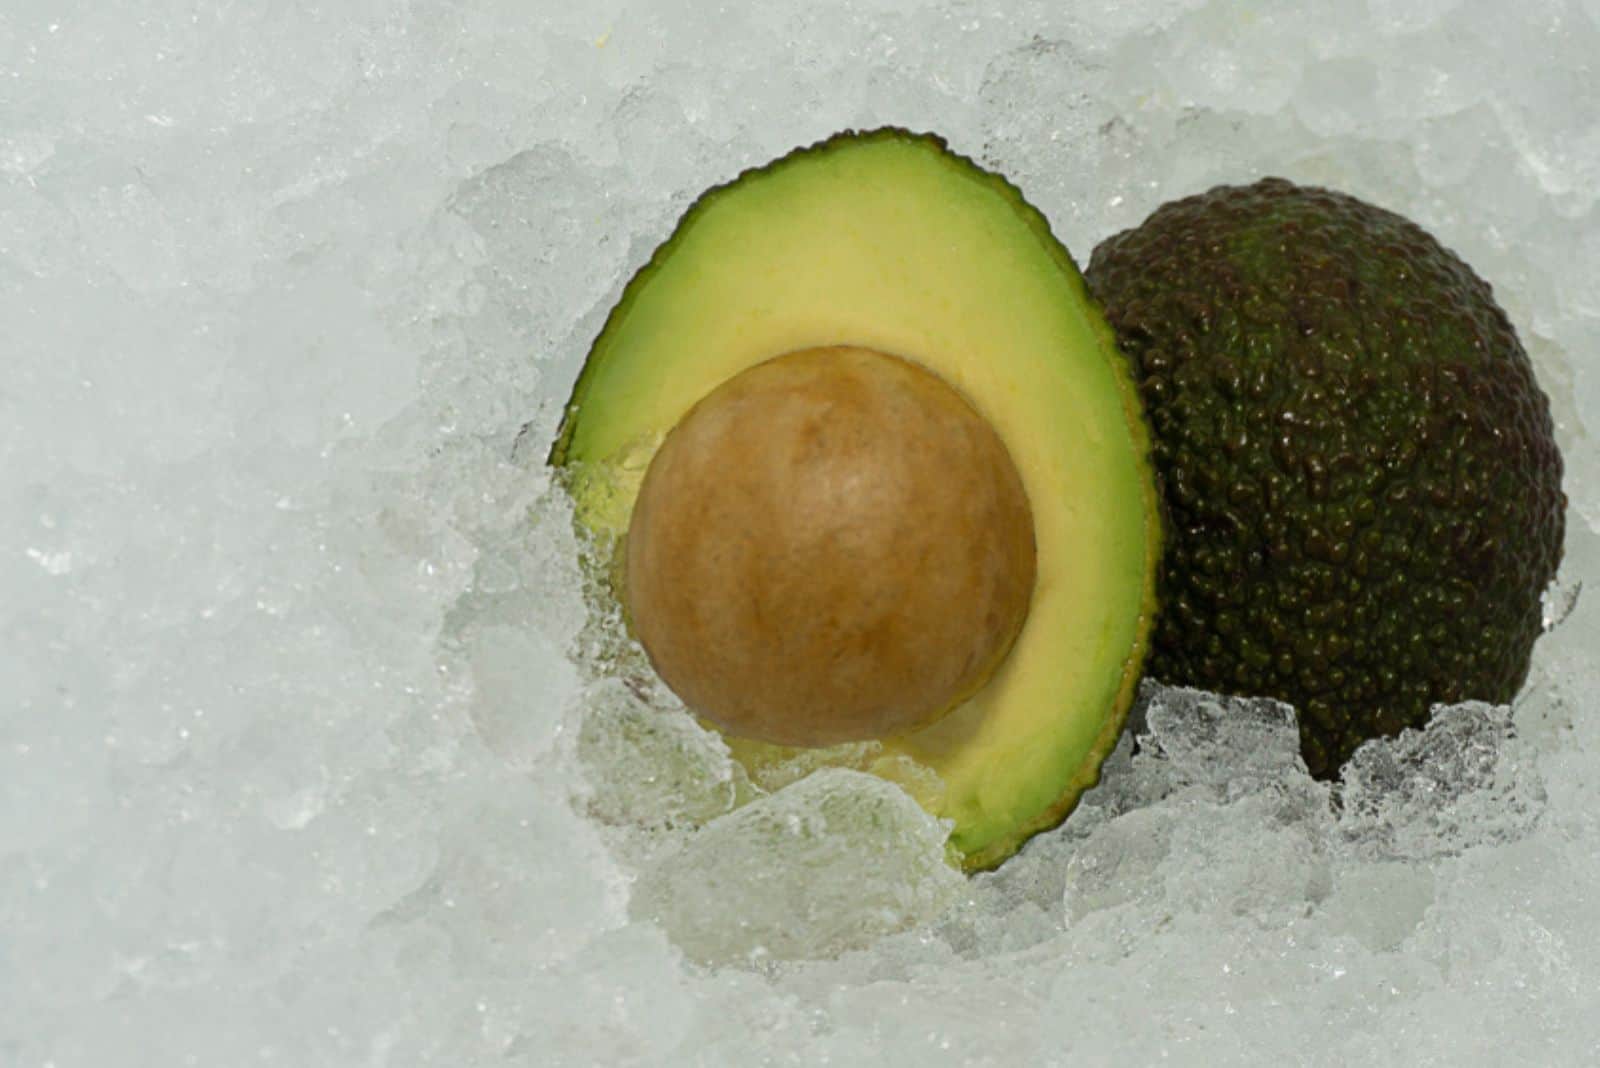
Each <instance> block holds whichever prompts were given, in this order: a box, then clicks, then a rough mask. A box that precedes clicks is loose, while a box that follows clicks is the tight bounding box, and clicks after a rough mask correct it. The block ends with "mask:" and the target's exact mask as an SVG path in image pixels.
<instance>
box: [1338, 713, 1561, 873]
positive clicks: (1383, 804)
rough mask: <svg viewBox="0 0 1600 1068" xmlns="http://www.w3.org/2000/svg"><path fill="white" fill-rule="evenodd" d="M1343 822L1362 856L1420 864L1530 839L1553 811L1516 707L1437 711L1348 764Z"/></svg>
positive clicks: (1377, 742) (1342, 797) (1342, 791)
mask: <svg viewBox="0 0 1600 1068" xmlns="http://www.w3.org/2000/svg"><path fill="white" fill-rule="evenodd" d="M1339 799H1340V801H1341V812H1340V816H1339V824H1340V827H1341V829H1342V830H1343V832H1344V834H1345V836H1346V837H1347V838H1348V839H1350V840H1351V842H1353V843H1354V844H1356V845H1358V846H1359V847H1360V848H1361V849H1362V850H1364V851H1366V852H1370V853H1373V854H1376V855H1380V856H1393V857H1404V858H1409V859H1413V860H1420V859H1426V858H1429V857H1436V856H1447V855H1450V854H1454V853H1458V852H1460V851H1461V850H1464V849H1469V848H1471V847H1473V846H1476V845H1483V844H1488V843H1493V842H1504V841H1508V840H1511V839H1515V838H1517V837H1520V836H1521V835H1523V834H1526V833H1527V831H1528V830H1529V829H1530V828H1531V827H1532V826H1533V825H1534V824H1535V823H1536V822H1537V821H1538V819H1539V816H1540V813H1541V812H1542V811H1543V810H1544V805H1545V789H1544V782H1543V780H1542V779H1541V778H1540V776H1539V772H1538V769H1537V766H1536V763H1535V761H1534V759H1533V756H1532V754H1531V753H1530V752H1529V751H1528V750H1527V749H1526V748H1525V747H1524V746H1523V745H1522V744H1521V743H1520V741H1519V739H1518V738H1517V735H1516V731H1515V729H1514V727H1513V726H1512V722H1511V710H1510V709H1509V708H1506V707H1503V706H1498V705H1489V704H1484V703H1483V702H1481V701H1467V702H1463V703H1462V704H1458V705H1447V706H1439V707H1437V708H1435V710H1434V713H1433V718H1432V719H1431V720H1430V721H1429V722H1428V725H1427V726H1426V727H1425V728H1424V729H1423V730H1420V731H1419V730H1406V731H1402V732H1401V733H1400V734H1399V735H1398V736H1397V737H1394V738H1378V739H1374V740H1372V741H1370V742H1368V743H1367V744H1366V745H1364V746H1362V747H1361V748H1360V749H1358V750H1356V753H1355V755H1354V756H1353V757H1351V759H1350V763H1349V764H1347V765H1346V766H1345V769H1344V775H1343V779H1342V784H1341V788H1340V791H1339Z"/></svg>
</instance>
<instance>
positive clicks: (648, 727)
mask: <svg viewBox="0 0 1600 1068" xmlns="http://www.w3.org/2000/svg"><path fill="white" fill-rule="evenodd" d="M574 715H576V717H577V719H578V724H577V732H578V740H577V751H578V760H579V762H580V763H581V764H582V766H583V771H584V778H585V780H586V781H587V783H588V786H589V795H588V799H587V804H588V809H589V811H590V813H592V814H593V815H594V816H595V818H597V819H599V820H602V821H604V822H607V823H616V824H631V825H634V826H641V827H665V826H694V825H698V824H701V823H704V822H706V821H707V820H710V819H713V818H715V817H717V816H720V815H722V814H723V813H725V812H727V811H729V810H730V809H732V808H733V807H734V805H735V804H736V803H737V802H738V801H739V800H741V798H742V797H743V796H746V795H748V793H749V785H748V782H747V780H746V779H745V775H744V770H743V769H742V768H740V767H739V766H738V765H737V764H735V763H734V762H733V760H732V759H731V758H730V757H729V755H728V747H727V746H726V745H725V744H724V743H723V741H722V739H721V738H720V737H719V736H718V735H716V734H714V733H713V732H711V731H708V730H706V729H705V728H703V727H701V726H700V725H699V724H698V723H696V722H695V720H694V717H692V716H690V715H689V714H688V713H687V712H686V711H684V709H683V706H682V705H679V704H676V703H675V702H671V701H668V700H665V699H659V700H658V701H657V702H656V703H651V702H649V701H647V700H646V699H645V698H644V697H643V696H641V694H640V693H639V692H636V691H635V689H634V688H632V687H631V686H630V685H629V684H628V683H627V682H625V681H624V680H622V679H616V678H610V679H602V680H600V681H598V682H596V683H594V684H593V685H591V686H590V687H588V689H587V690H585V691H584V693H583V695H582V698H581V700H580V703H579V707H578V708H577V709H576V711H575V713H574Z"/></svg>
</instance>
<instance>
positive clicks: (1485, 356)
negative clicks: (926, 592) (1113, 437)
mask: <svg viewBox="0 0 1600 1068" xmlns="http://www.w3.org/2000/svg"><path fill="white" fill-rule="evenodd" d="M1086 277H1087V280H1088V283H1089V287H1090V290H1091V292H1093V293H1094V294H1095V296H1096V297H1097V298H1098V299H1099V300H1100V301H1101V303H1102V305H1103V308H1104V310H1105V313H1106V316H1107V318H1108V319H1109V320H1110V322H1111V325H1112V328H1113V330H1114V331H1115V332H1116V335H1117V338H1118V341H1119V343H1120V347H1121V349H1122V351H1123V353H1124V354H1125V355H1126V356H1127V358H1128V359H1129V360H1130V361H1131V363H1132V365H1133V371H1134V377H1135V379H1136V380H1137V382H1138V384H1139V390H1140V393H1141V395H1142V397H1143V399H1144V403H1145V406H1146V410H1147V411H1148V413H1149V417H1150V422H1151V428H1152V432H1153V434H1154V439H1155V441H1154V450H1153V455H1154V458H1155V463H1156V468H1157V473H1158V475H1159V477H1160V481H1161V484H1162V494H1163V498H1164V508H1165V511H1166V519H1167V522H1166V533H1167V538H1166V544H1165V549H1164V551H1163V557H1162V562H1161V574H1160V599H1161V603H1162V605H1163V611H1162V613H1161V616H1160V618H1159V619H1158V621H1157V624H1156V628H1155V633H1154V638H1153V648H1152V656H1151V659H1150V663H1149V671H1150V674H1152V675H1153V676H1155V677H1156V678H1160V679H1162V680H1164V681H1167V682H1170V683H1175V684H1180V685H1187V686H1198V687H1203V688H1206V689H1209V690H1213V691H1217V692H1222V693H1232V694H1248V695H1259V696H1270V697H1276V698H1279V699H1281V700H1284V701H1288V702H1290V703H1292V704H1293V705H1294V706H1295V707H1296V708H1297V709H1298V711H1299V713H1300V736H1301V750H1302V753H1303V755H1304V757H1305V761H1306V765H1307V767H1308V768H1309V770H1310V771H1311V772H1312V774H1313V775H1316V776H1318V777H1319V778H1331V777H1333V776H1334V775H1335V774H1337V772H1338V770H1339V768H1340V767H1341V766H1342V765H1343V764H1344V762H1345V761H1346V760H1348V759H1349V757H1350V755H1351V754H1352V753H1353V752H1355V750H1356V748H1357V747H1358V746H1360V745H1361V744H1362V743H1363V742H1364V741H1366V740H1367V739H1369V738H1373V737H1378V736H1386V735H1393V734H1396V733H1398V732H1399V731H1400V730H1402V729H1404V728H1406V727H1420V726H1421V725H1423V724H1424V723H1425V722H1426V721H1427V719H1428V716H1429V714H1430V711H1431V708H1432V706H1433V705H1434V704H1437V703H1448V702H1455V701H1461V700H1467V699H1478V700H1484V701H1491V702H1496V703H1504V702H1508V701H1510V700H1511V698H1512V697H1514V696H1515V694H1516V693H1517V691H1518V689H1519V688H1520V687H1521V685H1522V683H1523V681H1524V680H1525V679H1526V676H1527V672H1528V662H1529V657H1530V655H1531V651H1532V647H1533V643H1534V640H1535V639H1536V638H1537V637H1538V636H1539V634H1540V632H1541V629H1542V613H1541V594H1542V593H1543V591H1544V589H1545V588H1546V586H1547V585H1548V584H1549V582H1550V581H1551V579H1552V578H1553V577H1554V575H1555V571H1556V567H1557V565H1558V564H1559V562H1560V558H1561V545H1562V538H1563V534H1564V526H1565V511H1566V497H1565V496H1564V494H1563V493H1562V491H1561V474H1562V463H1561V455H1560V453H1559V452H1558V450H1557V448H1556V444H1555V440H1554V434H1553V429H1552V425H1551V418H1550V409H1549V403H1548V401H1547V399H1546V397H1545V395H1544V394H1543V393H1542V392H1541V391H1540V389H1539V386H1538V384H1537V382H1536V381H1535V379H1534V374H1533V368H1532V366H1531V365H1530V363H1529V361H1528V357H1527V354H1526V353H1525V352H1524V351H1523V348H1522V345H1521V344H1520V343H1519V342H1518V340H1517V335H1516V332H1515V331H1514V330H1513V329H1512V326H1511V323H1510V321H1509V320H1508V319H1507V318H1506V315H1505V313H1504V312H1503V311H1501V309H1500V307H1499V306H1498V305H1497V304H1496V303H1495V300H1494V297H1493V294H1492V292H1491V290H1490V287H1489V286H1488V285H1487V284H1486V283H1485V282H1484V281H1483V280H1482V279H1480V278H1479V277H1478V276H1477V275H1476V274H1475V273H1473V271H1472V269H1471V268H1469V267H1468V266H1467V265H1466V264H1465V263H1463V262H1462V261H1461V260H1460V259H1459V258H1458V257H1457V256H1455V255H1454V254H1453V253H1451V252H1450V251H1449V250H1447V249H1445V248H1443V247H1442V246H1441V245H1439V244H1438V242H1436V241H1435V240H1434V239H1433V238H1432V237H1430V236H1429V235H1428V234H1427V233H1426V232H1424V231H1423V230H1422V229H1421V228H1419V227H1418V226H1416V225H1414V224H1413V223H1411V222H1409V221H1407V220H1406V219H1404V218H1402V217H1400V216H1398V215H1396V214H1393V213H1392V212H1388V211H1384V210H1382V209H1380V208H1377V207H1374V206H1372V205H1370V204H1367V203H1364V202H1363V201H1360V200H1357V199H1355V198H1353V197H1350V196H1347V195H1344V194H1341V193H1337V192H1332V191H1329V190H1326V189H1318V188H1310V187H1300V186H1297V185H1294V184H1292V183H1290V182H1287V181H1284V180H1282V179H1277V178H1268V179H1264V180H1262V181H1259V182H1257V183H1255V184H1254V185H1250V186H1221V187H1218V188H1216V189H1213V190H1211V191H1210V192H1207V193H1203V194H1200V195H1198V196H1192V197H1188V198H1185V199H1182V200H1178V201H1174V202H1172V203H1169V204H1167V205H1165V206H1163V207H1161V208H1160V209H1158V210H1157V211H1156V212H1155V213H1154V214H1153V215H1151V216H1150V218H1149V219H1147V220H1146V221H1145V222H1144V223H1143V224H1142V225H1141V226H1139V227H1137V228H1135V229H1133V230H1129V231H1126V232H1124V233H1121V234H1117V235H1116V236H1114V237H1111V238H1109V239H1107V240H1106V241H1105V242H1103V243H1102V244H1101V245H1100V246H1099V247H1098V248H1097V249H1095V252H1094V255H1093V257H1092V258H1091V261H1090V264H1089V269H1088V271H1087V272H1086Z"/></svg>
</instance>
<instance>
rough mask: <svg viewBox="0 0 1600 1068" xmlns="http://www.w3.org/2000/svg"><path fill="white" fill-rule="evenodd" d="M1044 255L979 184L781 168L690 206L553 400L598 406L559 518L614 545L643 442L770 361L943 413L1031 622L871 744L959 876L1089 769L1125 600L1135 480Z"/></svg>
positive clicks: (1132, 638) (1137, 617)
mask: <svg viewBox="0 0 1600 1068" xmlns="http://www.w3.org/2000/svg"><path fill="white" fill-rule="evenodd" d="M1013 196H1014V194H1013ZM930 220H937V222H938V225H937V226H932V225H930ZM1060 255H1061V253H1060V251H1059V249H1058V248H1052V247H1051V245H1050V244H1049V243H1047V242H1046V241H1044V240H1041V239H1040V238H1039V236H1038V234H1037V233H1036V231H1035V229H1034V228H1033V227H1032V226H1030V225H1028V224H1027V223H1026V222H1025V221H1024V220H1023V218H1022V217H1021V215H1020V214H1019V211H1018V209H1017V207H1016V205H1015V203H1014V202H1013V200H1012V198H1010V197H1008V196H1007V195H1005V193H1003V192H1002V190H1001V188H1000V187H999V186H998V185H997V184H996V183H994V182H993V181H990V180H986V179H985V177H984V176H982V175H981V173H980V172H977V171H968V170H964V169H958V168H953V167H950V166H948V165H945V164H944V163H942V162H941V161H940V160H939V158H938V156H937V155H936V153H935V152H934V150H932V149H931V148H929V147H928V146H927V145H925V144H919V143H906V142H898V141H880V142H873V143H866V144H862V145H859V146H856V147H853V148H851V149H850V150H849V151H841V152H833V153H823V154H818V155H816V156H814V157H811V158H807V159H801V160H796V161H794V162H791V163H788V164H787V165H785V166H784V167H782V168H779V169H776V170H774V171H773V172H771V173H768V174H763V175H759V176H757V177H756V178H755V179H754V180H750V181H747V182H744V183H742V184H741V186H740V187H738V188H737V189H735V190H732V191H730V192H727V193H724V194H722V195H721V196H719V197H717V198H716V199H715V200H714V201H713V202H711V203H708V204H706V205H705V206H704V209H703V210H700V211H698V212H697V213H696V215H695V216H694V217H693V218H692V222H691V224H690V225H687V226H686V227H685V228H684V229H682V230H680V232H679V234H678V235H677V236H676V237H675V239H674V242H673V247H672V250H671V260H670V269H667V270H662V271H660V272H658V273H655V274H653V275H652V276H650V277H648V278H646V279H645V280H644V281H643V282H642V283H641V284H639V285H637V286H636V287H635V289H634V290H633V291H632V292H631V293H630V298H629V301H628V304H627V306H626V308H625V309H624V310H623V311H622V312H621V313H620V314H621V318H620V319H618V320H616V321H614V322H612V323H611V324H610V326H609V327H608V330H607V332H606V335H605V336H604V337H603V338H602V339H601V342H600V343H599V344H598V345H597V347H596V350H595V352H594V353H593V354H592V355H591V358H590V361H591V365H592V367H591V373H592V377H591V378H590V379H589V380H588V381H586V383H584V385H583V386H582V387H580V391H579V397H578V398H577V399H578V401H579V403H580V405H581V404H582V403H583V402H584V399H585V398H601V397H603V398H604V404H605V407H606V411H607V412H608V413H611V415H610V416H608V417H606V418H598V417H594V418H591V417H588V416H587V415H585V414H584V413H582V412H581V411H580V413H579V415H580V418H579V419H578V421H577V423H576V429H575V432H574V433H573V435H572V438H571V441H570V442H569V444H568V448H567V458H568V461H569V462H570V463H573V464H574V465H576V467H575V470H576V479H575V483H574V487H573V488H574V497H575V499H576V502H577V507H578V514H579V519H580V520H581V521H582V522H583V523H585V524H586V525H587V526H589V527H590V528H592V529H595V530H597V531H600V532H602V533H610V534H620V533H621V532H622V531H624V530H626V528H627V524H628V519H629V510H630V508H631V505H632V501H633V498H634V497H635V495H636V494H637V490H638V483H639V480H640V479H641V478H642V476H643V473H644V470H645V468H646V466H647V464H648V461H649V458H650V456H651V454H652V451H653V450H654V448H655V447H656V446H657V445H658V444H659V442H660V440H661V438H662V437H663V436H664V435H665V433H666V432H667V431H668V430H669V429H670V428H671V427H672V426H673V425H674V424H675V423H676V422H677V421H678V420H679V418H681V417H682V416H683V414H684V413H685V412H686V411H687V410H688V409H689V408H690V407H691V406H692V405H693V404H694V403H695V402H696V401H698V400H699V399H700V398H701V397H702V396H704V395H705V393H706V392H707V391H708V390H709V389H710V388H711V387H712V386H714V385H715V384H717V383H719V382H721V381H724V380H726V379H727V378H730V377H732V376H733V375H735V374H737V373H739V372H740V371H743V370H745V369H747V368H749V367H751V366H753V365H755V364H757V363H759V362H761V361H763V360H766V359H769V358H771V357H773V356H775V355H778V354H781V353H785V352H790V351H793V350H796V349H804V348H810V347H813V346H822V345H831V344H850V345H859V346H863V347H867V348H872V349H877V350H880V351H883V352H887V353H891V354H895V355H899V356H902V357H904V358H906V359H909V360H912V361H914V362H917V363H921V364H923V365H924V366H926V367H928V368H929V369H931V370H932V371H934V372H935V373H936V374H938V375H939V376H941V377H942V378H944V379H945V380H946V381H947V382H948V383H950V384H951V385H953V386H955V387H956V388H957V389H958V390H960V391H961V392H962V393H963V394H965V396H966V397H967V398H968V399H969V400H970V401H971V402H972V404H973V405H974V407H975V408H977V410H978V411H979V412H980V413H981V414H983V415H984V416H985V418H987V419H988V420H989V422H990V423H991V424H992V425H993V426H994V427H995V429H996V430H997V432H998V433H999V434H1000V436H1001V438H1002V440H1003V441H1004V443H1005V445H1006V447H1007V449H1008V450H1009V451H1010V454H1011V457H1012V459H1013V460H1014V462H1015V464H1016V466H1017V469H1018V471H1019V473H1020V475H1021V477H1022V480H1023V485H1024V487H1025V490H1026V492H1027V495H1028V499H1029V501H1030V503H1031V505H1032V508H1033V515H1034V522H1035V530H1036V544H1037V552H1038V563H1037V586H1036V588H1035V590H1034V596H1033V604H1032V608H1031V611H1030V614H1029V617H1028V620H1027V623H1026V625H1025V626H1024V628H1023V630H1022V632H1021V634H1020V635H1019V636H1018V638H1017V641H1016V644H1015V646H1014V647H1013V649H1012V652H1011V655H1010V657H1009V658H1008V659H1007V661H1006V662H1005V664H1004V665H1002V667H1001V668H1000V669H999V671H998V672H997V673H996V674H995V676H994V677H993V678H992V680H991V681H990V683H989V685H988V686H987V687H985V688H984V689H983V690H981V691H980V692H979V693H978V694H977V695H976V696H975V697H973V698H972V699H971V700H970V701H968V702H967V704H966V705H964V706H963V707H962V708H960V709H959V710H957V711H956V712H955V713H953V714H952V715H950V716H949V717H947V718H946V719H945V720H943V721H942V722H940V723H938V724H936V725H935V726H933V727H931V728H928V729H925V730H923V731H919V732H916V733H913V734H909V735H905V736H901V737H899V738H894V739H889V740H886V742H885V746H886V749H887V751H888V754H889V755H890V756H891V757H894V756H898V755H905V756H909V757H911V758H912V759H914V760H915V761H917V762H919V763H921V764H923V765H926V766H927V767H929V768H931V769H932V770H933V771H934V772H936V773H937V774H938V776H939V777H940V779H942V781H943V783H944V792H943V796H942V798H940V799H938V800H937V802H936V804H937V811H938V813H939V814H940V815H941V816H945V817H948V818H950V819H953V820H954V821H955V824H956V830H955V833H954V835H953V841H954V844H955V845H956V846H957V847H958V848H959V849H961V850H962V851H963V852H965V853H968V854H977V853H981V852H983V851H984V850H985V849H986V848H987V847H989V846H991V845H992V844H993V843H994V841H995V840H996V839H997V838H1000V837H1002V836H1005V835H1008V834H1009V835H1014V834H1015V833H1016V831H1017V828H1018V827H1021V826H1026V825H1030V824H1037V823H1038V821H1039V820H1040V819H1041V817H1042V816H1043V815H1044V814H1046V813H1047V812H1048V811H1049V810H1050V808H1051V806H1052V805H1055V804H1057V803H1058V802H1059V800H1060V797H1061V791H1062V789H1063V786H1064V784H1065V783H1066V782H1067V781H1068V780H1070V779H1073V778H1074V777H1075V776H1076V777H1077V778H1078V779H1082V777H1083V776H1082V774H1081V771H1082V766H1083V765H1084V763H1085V760H1086V758H1088V756H1089V755H1090V754H1091V753H1093V752H1102V753H1103V750H1104V747H1105V746H1106V744H1107V739H1106V738H1105V727H1106V713H1107V710H1108V709H1110V708H1113V707H1117V703H1118V701H1119V694H1123V695H1124V696H1125V691H1127V689H1128V687H1130V686H1131V677H1130V673H1129V672H1127V671H1124V670H1122V668H1123V666H1124V665H1125V663H1126V662H1127V661H1128V660H1129V658H1130V657H1132V656H1133V655H1134V652H1135V650H1136V649H1137V648H1138V647H1139V644H1140V641H1141V635H1142V629H1141V627H1142V622H1143V621H1142V619H1141V613H1142V612H1143V611H1144V606H1145V605H1146V603H1147V602H1146V598H1147V596H1148V593H1149V570H1148V563H1149V561H1148V556H1149V546H1150V545H1151V530H1152V527H1151V524H1152V523H1153V521H1154V520H1153V516H1152V514H1151V511H1150V509H1151V503H1152V502H1151V498H1150V496H1149V494H1148V493H1146V492H1136V491H1134V490H1132V489H1130V487H1144V486H1146V484H1147V483H1148V480H1149V474H1148V471H1147V470H1146V469H1145V468H1144V467H1143V465H1142V460H1143V458H1142V451H1141V450H1142V448H1143V442H1142V441H1140V440H1138V438H1137V434H1136V431H1135V430H1133V429H1130V417H1129V412H1128V409H1127V407H1126V405H1127V401H1126V393H1125V389H1124V386H1125V383H1124V382H1121V381H1119V379H1118V376H1117V373H1116V371H1115V370H1114V364H1113V360H1114V358H1115V354H1114V353H1112V352H1110V351H1109V350H1108V348H1107V347H1106V346H1107V344H1108V342H1107V340H1106V337H1105V335H1104V333H1103V328H1101V327H1100V326H1099V324H1098V323H1097V321H1096V320H1094V319H1093V318H1092V317H1091V315H1089V314H1087V313H1085V312H1084V311H1082V310H1081V309H1082V305H1083V299H1082V291H1081V284H1080V283H1079V282H1078V280H1077V278H1076V276H1075V275H1074V274H1072V273H1070V268H1065V267H1064V266H1063V264H1062V262H1061V260H1060V258H1059V257H1060ZM618 413H623V414H618ZM595 414H596V415H598V413H595Z"/></svg>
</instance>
